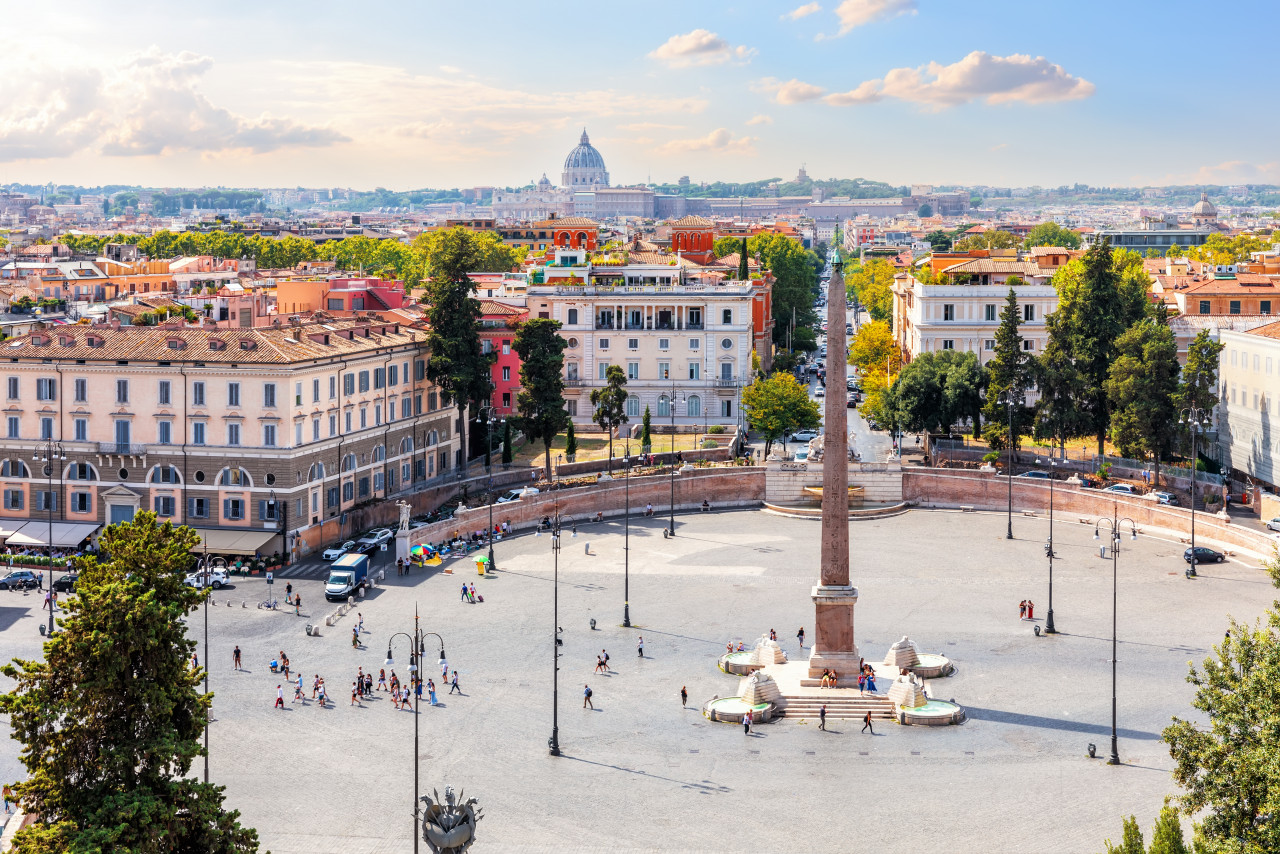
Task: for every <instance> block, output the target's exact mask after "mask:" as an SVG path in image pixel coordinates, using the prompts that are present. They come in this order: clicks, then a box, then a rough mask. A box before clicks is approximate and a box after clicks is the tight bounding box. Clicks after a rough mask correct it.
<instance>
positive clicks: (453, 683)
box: [449, 670, 462, 694]
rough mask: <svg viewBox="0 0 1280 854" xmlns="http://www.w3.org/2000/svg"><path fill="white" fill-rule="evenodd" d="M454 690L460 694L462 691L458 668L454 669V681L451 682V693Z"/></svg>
mask: <svg viewBox="0 0 1280 854" xmlns="http://www.w3.org/2000/svg"><path fill="white" fill-rule="evenodd" d="M454 691H457V692H458V693H459V694H461V693H462V689H461V688H459V687H458V671H456V670H455V671H453V681H452V682H450V683H449V693H450V694H452V693H453V692H454Z"/></svg>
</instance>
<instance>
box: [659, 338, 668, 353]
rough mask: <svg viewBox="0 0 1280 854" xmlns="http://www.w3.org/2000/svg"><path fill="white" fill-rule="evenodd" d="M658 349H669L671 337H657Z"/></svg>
mask: <svg viewBox="0 0 1280 854" xmlns="http://www.w3.org/2000/svg"><path fill="white" fill-rule="evenodd" d="M658 349H659V350H670V349H671V339H670V338H659V339H658Z"/></svg>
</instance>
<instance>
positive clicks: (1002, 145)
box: [990, 142, 1009, 151]
mask: <svg viewBox="0 0 1280 854" xmlns="http://www.w3.org/2000/svg"><path fill="white" fill-rule="evenodd" d="M1008 147H1009V143H1007V142H997V143H996V144H995V145H993V146H991V148H990V150H991V151H999V150H1000V149H1002V148H1008Z"/></svg>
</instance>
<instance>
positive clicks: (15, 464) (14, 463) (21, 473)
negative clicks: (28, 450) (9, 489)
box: [0, 460, 31, 477]
mask: <svg viewBox="0 0 1280 854" xmlns="http://www.w3.org/2000/svg"><path fill="white" fill-rule="evenodd" d="M0 477H31V472H30V471H28V470H27V464H26V463H24V462H23V461H22V460H5V461H4V462H2V463H0Z"/></svg>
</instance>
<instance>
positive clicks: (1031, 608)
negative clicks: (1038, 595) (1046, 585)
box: [1027, 599, 1036, 620]
mask: <svg viewBox="0 0 1280 854" xmlns="http://www.w3.org/2000/svg"><path fill="white" fill-rule="evenodd" d="M1035 618H1036V603H1035V602H1032V601H1031V600H1030V599H1028V600H1027V619H1028V620H1034V619H1035Z"/></svg>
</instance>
